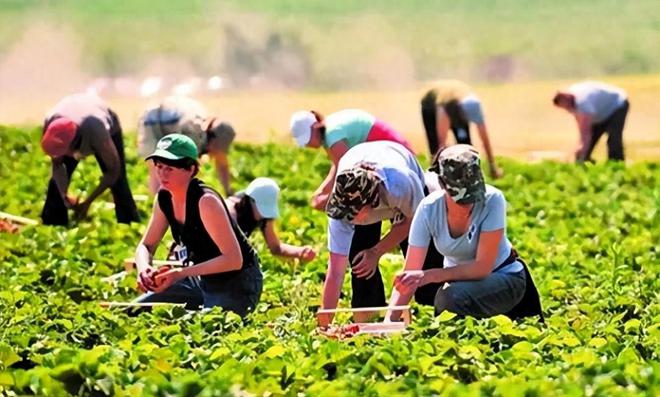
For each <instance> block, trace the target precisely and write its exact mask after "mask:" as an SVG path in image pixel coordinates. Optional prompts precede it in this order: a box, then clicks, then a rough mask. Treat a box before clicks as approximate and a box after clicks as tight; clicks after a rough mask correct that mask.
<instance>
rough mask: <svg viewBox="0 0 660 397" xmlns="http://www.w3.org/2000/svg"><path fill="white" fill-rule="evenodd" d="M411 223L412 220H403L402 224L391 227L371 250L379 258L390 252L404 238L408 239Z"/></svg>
mask: <svg viewBox="0 0 660 397" xmlns="http://www.w3.org/2000/svg"><path fill="white" fill-rule="evenodd" d="M411 223H412V219H410V218H405V219H404V220H403V221H402V222H400V223H397V224H396V225H393V226H392V228H391V229H390V231H389V232H388V233H387V234H386V235H385V236H383V238H382V239H381V240H380V241H379V242H378V243H377V244H376V245H374V247H373V249H374V250H375V251H376V253H378V255H379V256H383V255H385V254H386V253H387V252H390V251H392V250H393V249H394V248H395V247H396V246H397V245H399V244H400V243H401V242H402V241H403V240H404V239H405V238H406V237H408V232H410V225H411Z"/></svg>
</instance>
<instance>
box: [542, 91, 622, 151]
mask: <svg viewBox="0 0 660 397" xmlns="http://www.w3.org/2000/svg"><path fill="white" fill-rule="evenodd" d="M552 102H553V103H554V104H555V106H557V107H559V108H562V109H564V110H566V111H568V112H569V113H571V114H572V115H573V116H575V120H576V121H577V125H578V130H579V132H580V142H579V144H578V147H577V149H576V150H575V160H576V161H577V162H583V161H590V160H591V153H592V152H593V150H594V147H595V146H596V144H597V143H598V140H599V139H600V137H601V136H602V135H603V133H605V132H607V134H608V135H607V155H608V157H609V159H610V160H624V155H623V127H624V125H625V123H626V116H627V115H628V108H629V107H630V104H629V103H628V97H627V95H626V92H625V91H624V90H622V89H621V88H618V87H615V86H613V85H609V84H605V83H601V82H598V81H583V82H580V83H577V84H573V85H572V86H570V87H568V88H567V89H565V90H560V91H558V92H557V93H556V94H555V96H554V98H553V100H552Z"/></svg>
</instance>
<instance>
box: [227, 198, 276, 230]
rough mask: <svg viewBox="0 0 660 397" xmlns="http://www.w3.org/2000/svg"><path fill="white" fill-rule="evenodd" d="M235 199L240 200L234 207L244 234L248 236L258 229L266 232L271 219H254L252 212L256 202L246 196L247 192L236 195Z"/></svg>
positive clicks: (237, 220)
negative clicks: (267, 223)
mask: <svg viewBox="0 0 660 397" xmlns="http://www.w3.org/2000/svg"><path fill="white" fill-rule="evenodd" d="M235 197H237V198H238V199H239V201H238V202H237V203H236V205H235V207H234V209H235V210H236V223H237V224H238V226H239V227H240V228H241V230H243V232H244V233H245V234H246V235H248V236H249V235H250V234H252V231H253V230H254V229H256V228H259V229H261V230H264V229H265V228H266V222H268V221H269V220H270V219H266V218H264V219H261V220H257V219H256V218H255V217H254V213H253V211H252V206H253V205H255V204H254V202H253V201H254V200H253V199H252V198H251V197H250V196H248V195H247V194H245V192H241V193H239V194H236V196H235Z"/></svg>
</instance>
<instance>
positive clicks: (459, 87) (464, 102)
mask: <svg viewBox="0 0 660 397" xmlns="http://www.w3.org/2000/svg"><path fill="white" fill-rule="evenodd" d="M422 121H423V123H424V129H425V130H426V138H427V141H428V144H429V150H430V152H431V156H434V155H435V154H436V152H437V151H438V149H440V148H444V147H445V146H447V133H448V132H449V130H450V129H451V130H452V132H453V133H454V138H455V139H456V143H462V144H467V145H471V144H472V138H471V137H470V123H474V124H476V126H477V131H478V132H479V137H480V138H481V142H482V143H483V145H484V150H485V151H486V157H487V158H488V169H489V171H490V176H491V177H493V178H499V177H501V176H502V170H500V169H499V168H498V167H497V164H496V163H495V156H494V155H493V149H492V147H491V145H490V138H489V136H488V128H487V126H486V120H485V118H484V112H483V109H482V107H481V100H480V99H479V98H478V97H477V96H476V95H475V94H474V93H473V92H472V89H471V88H470V87H469V86H468V85H467V84H465V83H463V82H461V81H457V80H441V81H439V82H437V83H436V84H435V86H434V88H432V89H430V90H429V91H427V92H426V94H425V95H424V97H423V98H422Z"/></svg>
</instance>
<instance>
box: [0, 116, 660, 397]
mask: <svg viewBox="0 0 660 397" xmlns="http://www.w3.org/2000/svg"><path fill="white" fill-rule="evenodd" d="M126 141H127V167H128V172H129V181H130V183H131V187H132V189H133V191H134V193H135V194H147V184H146V167H145V166H144V164H143V163H142V161H141V160H139V159H138V158H137V157H136V154H135V150H134V147H135V145H134V143H135V142H134V141H135V137H134V136H133V135H127V137H126ZM38 142H39V131H38V130H36V129H32V130H23V129H17V128H8V127H0V152H1V153H3V158H2V165H1V166H0V186H1V191H2V193H3V194H2V195H1V196H0V210H2V211H5V212H10V213H13V214H16V215H21V216H25V217H29V218H33V219H38V216H39V213H40V210H41V205H42V203H43V199H44V197H45V191H46V184H47V180H48V176H49V172H50V168H49V164H48V160H47V158H46V157H45V156H44V155H43V154H42V152H41V150H40V148H39V144H38ZM501 162H502V166H503V168H504V170H505V172H506V175H505V177H504V178H503V179H501V180H498V181H496V182H494V184H495V185H496V186H498V187H499V188H500V189H502V191H503V192H504V193H505V195H506V197H507V200H508V202H509V210H508V215H509V217H508V233H509V236H510V238H511V240H512V241H513V243H514V245H515V247H516V249H517V250H518V251H519V252H520V254H521V255H522V256H523V258H525V259H526V260H527V261H528V264H529V265H530V267H531V268H532V272H533V274H534V277H535V279H536V282H537V285H538V287H539V290H540V293H541V296H542V301H543V304H544V309H545V312H546V315H547V316H546V319H547V324H546V325H541V324H539V323H537V322H536V321H535V320H534V319H526V320H524V321H516V322H512V321H511V320H509V319H508V318H506V317H503V316H498V317H494V318H491V319H484V320H476V319H473V318H466V319H457V318H455V316H454V315H452V314H451V313H444V314H442V315H440V316H438V317H435V316H433V310H432V309H431V308H429V307H420V306H416V305H414V306H413V312H414V318H413V323H412V324H411V326H410V328H409V332H408V333H406V334H402V335H396V336H392V337H387V338H377V337H376V338H374V337H369V336H356V337H354V338H351V339H349V340H346V341H337V340H330V339H326V338H324V337H322V336H320V335H317V334H316V333H315V325H316V324H315V316H314V313H315V311H316V310H317V309H318V307H319V305H320V294H321V287H322V280H323V276H324V272H325V269H326V261H327V250H325V249H324V247H325V238H326V235H325V233H326V229H325V227H326V219H325V217H324V215H323V214H322V213H320V212H316V211H314V210H312V209H311V208H310V207H309V206H308V198H309V196H310V194H311V192H312V191H313V189H314V188H315V187H316V186H317V185H318V183H319V182H320V180H321V178H323V176H324V171H325V170H326V169H327V167H328V161H327V159H326V158H325V156H324V155H323V153H321V152H319V151H307V150H300V149H297V148H294V147H292V146H285V145H278V144H268V145H262V146H251V145H241V144H239V145H236V147H235V149H234V150H233V151H232V153H231V163H232V167H233V168H232V173H233V175H232V176H233V178H234V185H235V187H236V188H243V187H245V186H246V185H247V184H248V182H249V181H250V180H252V178H254V177H256V176H269V177H272V178H274V179H275V180H277V181H278V183H279V184H280V186H282V188H283V190H282V204H281V213H282V215H281V219H280V220H279V221H278V228H279V230H280V231H281V233H280V235H281V236H280V237H281V238H282V240H284V241H286V242H289V243H293V244H304V243H309V244H313V245H315V246H316V247H317V248H321V254H320V255H319V257H318V258H317V259H315V260H314V261H312V262H311V263H309V264H301V263H297V262H285V261H282V260H281V259H276V258H274V257H272V256H271V255H270V253H269V252H268V250H267V249H266V248H267V247H266V246H265V243H264V241H263V239H262V238H261V236H258V235H257V236H254V238H253V241H254V244H255V246H256V248H257V249H258V251H259V253H260V256H261V259H262V267H263V271H264V293H263V295H262V298H261V302H260V303H259V305H258V307H257V309H256V311H255V313H253V314H252V315H250V316H249V317H247V318H246V319H241V318H239V317H238V316H236V315H234V314H232V313H226V312H223V311H222V310H220V309H213V310H208V311H202V312H187V311H185V310H183V309H182V308H178V307H174V308H171V307H157V308H155V309H154V310H153V311H151V312H146V313H141V314H135V313H130V312H127V311H124V310H117V309H104V308H101V307H100V306H99V305H98V302H99V301H105V300H117V301H128V300H130V299H132V298H133V297H135V296H136V295H137V291H136V289H135V278H134V275H132V274H131V275H129V276H128V277H127V278H125V279H123V280H120V281H119V282H117V283H116V284H112V283H107V282H104V281H102V278H104V277H107V276H109V275H111V274H113V273H116V272H118V271H120V270H123V260H124V259H125V258H128V257H131V256H132V253H133V250H134V249H135V245H136V244H137V242H138V240H139V238H140V235H141V232H142V231H143V230H144V227H145V225H144V223H142V224H134V225H130V226H129V225H118V224H116V222H115V219H114V213H113V211H112V210H111V209H110V208H108V207H107V206H105V205H104V204H103V201H106V202H110V201H111V199H110V197H109V194H107V193H106V194H104V195H103V196H102V197H101V198H100V199H99V203H97V204H95V205H93V206H92V209H91V211H90V219H88V220H85V221H81V222H78V223H76V222H73V223H72V224H71V225H70V227H69V228H63V227H46V226H40V225H37V226H25V227H22V228H21V229H20V230H19V231H18V232H17V233H7V232H0V260H1V261H2V263H3V265H2V267H0V283H1V284H2V286H3V287H2V289H1V290H0V393H1V394H3V395H50V396H60V395H65V394H73V395H116V396H134V395H147V396H149V395H154V396H164V395H182V396H211V395H257V396H262V395H287V396H298V395H310V396H312V395H313V396H319V395H320V396H337V395H355V396H375V395H387V396H389V395H409V396H418V395H432V394H443V395H456V396H464V395H465V396H468V395H487V396H525V395H530V396H532V395H537V396H545V395H557V394H563V395H575V396H580V395H647V396H653V395H658V393H659V392H660V390H659V389H660V348H659V346H660V304H659V303H658V302H660V299H659V291H660V281H658V277H657V274H658V272H659V271H660V266H659V264H660V253H659V247H660V227H659V226H658V225H660V214H659V208H660V188H659V186H660V167H658V164H657V163H636V164H632V165H628V166H624V165H623V164H587V165H583V166H576V165H573V164H558V163H551V162H546V163H541V164H534V165H529V164H522V163H518V162H515V161H510V160H506V159H502V160H501ZM201 174H202V178H203V179H205V180H206V181H208V182H209V183H211V184H212V185H215V186H216V187H217V186H218V183H217V181H216V180H215V178H214V176H213V174H214V173H213V169H212V167H211V165H210V164H204V166H203V167H202V172H201ZM99 176H100V174H99V170H98V167H97V166H96V164H95V163H94V160H93V159H86V160H85V161H83V162H82V163H81V164H80V166H79V168H78V170H77V171H76V174H75V176H74V178H73V181H72V186H71V190H72V192H74V193H78V194H81V195H85V194H86V193H87V189H89V188H90V186H93V184H94V182H96V181H97V180H98V178H99ZM138 205H139V210H140V212H141V215H142V217H143V219H147V217H148V215H149V212H150V206H151V204H150V203H149V202H147V201H140V202H138ZM158 255H159V258H163V257H164V256H165V249H163V248H161V249H160V250H159V253H158ZM401 265H402V261H401V259H400V257H399V256H398V254H397V255H392V256H388V257H387V258H386V259H385V260H383V261H382V264H381V266H382V269H383V274H384V277H385V278H386V280H388V283H387V284H390V281H391V280H392V277H393V275H394V273H395V272H396V271H398V270H399V269H400V268H401ZM346 284H347V285H346V286H345V288H344V296H343V297H342V303H343V305H348V303H349V302H350V288H349V287H348V281H347V283H346Z"/></svg>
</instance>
